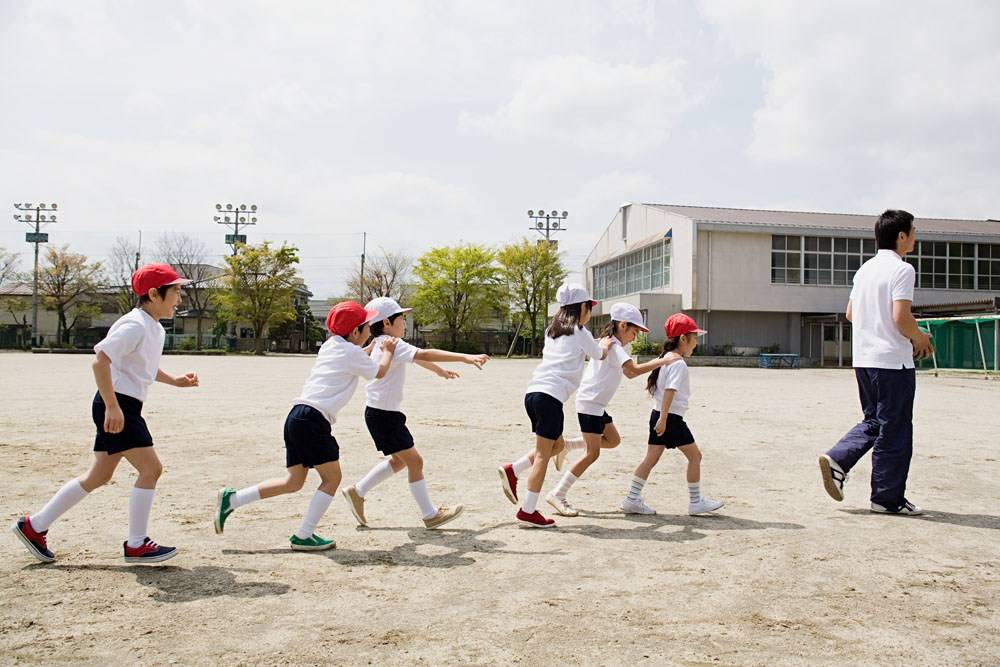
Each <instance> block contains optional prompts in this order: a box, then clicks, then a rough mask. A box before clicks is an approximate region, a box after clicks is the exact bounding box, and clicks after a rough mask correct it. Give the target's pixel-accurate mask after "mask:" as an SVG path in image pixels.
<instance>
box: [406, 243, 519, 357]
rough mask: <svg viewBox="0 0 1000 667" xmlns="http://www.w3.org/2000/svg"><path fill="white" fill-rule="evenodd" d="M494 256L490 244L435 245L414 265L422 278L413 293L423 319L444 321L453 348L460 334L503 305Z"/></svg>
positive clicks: (439, 322) (469, 329)
mask: <svg viewBox="0 0 1000 667" xmlns="http://www.w3.org/2000/svg"><path fill="white" fill-rule="evenodd" d="M495 258H496V255H495V253H494V252H493V250H492V249H490V248H489V247H487V246H480V245H460V246H452V247H447V248H433V249H431V250H429V251H427V252H426V253H424V254H423V255H422V256H421V257H420V259H418V260H417V264H416V266H415V267H414V268H413V273H414V275H415V276H416V277H417V279H418V280H419V281H420V283H419V285H418V287H417V293H416V296H415V297H414V303H415V305H416V306H417V308H419V309H420V319H421V320H422V321H424V322H434V323H437V324H442V325H444V327H445V329H446V330H447V331H448V335H449V336H450V338H451V344H452V347H453V348H456V347H457V346H458V337H459V335H461V334H465V333H469V332H470V331H473V330H474V329H476V328H477V327H478V326H479V324H480V323H481V322H482V321H483V320H484V319H485V318H486V317H487V316H489V315H490V314H491V313H492V312H494V311H495V310H496V309H497V308H498V307H500V308H502V306H503V303H502V297H501V290H500V279H499V276H498V271H497V267H496V264H495V262H494V260H495Z"/></svg>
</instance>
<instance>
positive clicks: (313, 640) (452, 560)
mask: <svg viewBox="0 0 1000 667" xmlns="http://www.w3.org/2000/svg"><path fill="white" fill-rule="evenodd" d="M90 360H91V358H90V357H86V356H30V355H25V354H3V355H0V373H2V378H3V382H2V385H0V507H2V509H3V512H4V513H5V515H6V517H7V520H9V521H13V519H14V518H15V517H16V516H17V515H18V513H24V512H31V511H35V510H37V509H38V508H39V507H40V506H41V505H42V504H43V503H44V502H45V501H46V500H47V499H48V498H49V496H50V495H51V494H52V493H53V492H54V491H55V490H56V489H57V488H58V487H59V486H60V485H62V484H63V483H64V482H65V481H66V480H67V479H69V478H70V477H71V476H75V475H77V474H79V473H80V472H82V471H83V470H84V468H85V467H86V465H87V464H88V462H89V459H90V457H91V453H90V446H91V443H92V430H93V426H92V425H91V422H90V417H89V411H90V400H91V396H92V394H93V380H92V376H91V373H90V369H89V363H90ZM310 365H311V360H310V359H307V358H288V357H284V358H265V359H250V358H198V357H165V358H164V367H165V368H167V369H168V370H173V371H187V370H197V371H198V372H199V373H200V374H201V377H202V382H203V386H202V387H201V388H199V389H191V390H180V389H175V388H172V387H166V386H163V385H158V386H155V387H154V388H153V389H152V391H151V393H150V396H149V400H148V402H147V409H146V417H147V420H148V422H149V424H150V428H151V430H152V432H153V434H154V436H155V437H156V440H157V451H158V452H159V455H160V457H161V459H162V460H163V462H164V466H165V469H166V472H165V474H164V476H163V478H162V479H161V481H160V487H159V492H158V495H157V500H156V503H155V505H154V514H153V520H152V527H151V531H152V535H153V537H154V538H155V539H157V540H158V541H159V542H161V543H163V544H173V545H177V546H179V547H180V548H181V550H182V553H181V554H180V555H179V556H178V557H177V558H175V559H173V560H171V561H170V562H169V563H168V564H165V565H163V566H151V567H129V566H126V565H125V564H124V563H123V562H122V561H121V560H120V550H121V541H122V539H123V538H124V531H125V521H126V508H127V496H128V489H129V486H130V485H131V483H132V481H133V479H134V473H133V472H132V471H131V469H130V468H128V467H127V464H123V466H122V467H120V468H119V471H118V474H117V476H116V479H115V480H114V482H113V483H112V484H111V485H110V486H109V487H106V488H104V489H101V490H99V491H98V492H96V493H94V494H93V495H92V496H91V497H89V498H87V499H86V500H85V501H84V502H83V503H81V504H80V505H79V506H77V507H76V508H74V509H73V510H72V511H71V512H70V513H69V514H67V515H66V516H64V517H63V518H62V519H61V520H60V521H59V522H57V523H56V524H55V525H54V526H53V528H52V530H51V531H50V546H52V548H53V549H54V550H55V551H56V553H57V556H58V561H57V562H56V563H54V564H52V565H41V564H38V563H36V562H35V561H34V560H33V559H32V558H31V557H30V556H29V554H28V553H27V551H25V550H24V548H23V547H22V546H21V545H20V543H19V542H17V541H16V540H15V538H14V536H13V535H11V534H10V533H9V532H7V531H4V533H3V535H5V537H4V538H3V541H2V547H3V555H4V558H3V560H2V563H0V663H2V664H4V665H8V664H36V663H37V664H41V663H70V662H73V663H75V664H107V663H108V662H110V661H112V660H113V661H115V662H121V661H129V662H133V661H135V662H137V661H138V660H139V659H142V661H143V662H144V663H147V664H170V663H176V664H221V663H223V662H226V663H229V664H265V665H286V664H288V665H293V664H294V665H301V664H327V663H333V662H338V663H344V664H376V665H381V664H435V665H436V664H456V663H465V664H504V663H514V664H525V665H543V664H650V665H670V664H676V665H785V664H787V665H821V664H838V665H871V664H881V665H996V664H1000V640H998V630H1000V627H998V626H1000V614H998V608H1000V602H998V600H1000V532H998V531H1000V516H998V515H1000V484H998V481H997V473H998V472H1000V465H998V463H997V459H998V458H1000V451H998V435H997V434H998V433H1000V382H995V381H991V382H987V381H984V380H982V379H978V378H968V379H965V378H932V377H921V378H920V379H919V381H918V388H917V416H916V454H915V456H914V461H913V466H912V471H911V475H910V490H909V493H908V495H909V497H910V498H911V499H912V500H914V501H915V502H917V503H918V504H921V505H923V506H924V507H925V508H927V509H928V510H929V512H928V514H927V515H926V516H924V517H922V518H903V517H885V516H877V515H871V514H869V513H868V512H867V507H868V503H867V497H868V481H867V480H868V474H869V471H870V468H869V463H868V460H867V459H866V460H865V461H863V462H862V463H861V464H860V465H859V466H858V468H857V469H856V470H855V474H854V475H853V478H852V480H851V481H850V482H849V484H848V497H847V500H846V501H845V502H844V503H841V504H838V503H835V502H833V501H832V500H830V499H829V498H828V497H827V496H826V494H825V493H824V492H823V490H822V487H821V485H820V482H819V475H818V471H817V466H816V455H817V453H818V452H821V451H822V450H824V449H825V448H826V447H828V446H829V445H830V444H831V443H832V442H833V441H835V440H836V439H837V438H838V437H839V436H840V435H841V433H842V432H843V431H845V430H846V429H847V428H848V427H850V426H851V425H852V424H853V423H854V421H855V420H856V419H857V418H858V412H859V410H858V407H857V400H856V393H855V388H854V379H853V375H852V374H851V373H850V372H845V371H836V370H801V371H779V370H772V371H760V370H747V369H722V368H693V369H692V371H691V376H692V383H693V389H694V398H693V400H692V408H691V411H690V412H689V418H688V421H689V423H690V424H691V427H692V430H693V431H694V433H695V435H696V436H697V437H698V440H699V442H700V444H701V445H702V446H703V449H704V452H705V462H704V471H705V472H704V476H703V488H704V489H705V491H707V492H708V493H709V494H711V495H713V496H715V497H718V498H720V499H723V500H725V501H726V503H727V504H726V507H725V508H724V510H723V511H721V512H720V513H719V515H718V516H712V517H699V518H694V517H688V516H687V515H686V513H685V512H684V510H685V509H686V488H685V484H684V479H683V464H682V458H683V457H682V456H681V455H680V454H677V453H668V454H667V455H665V456H664V460H663V462H661V464H660V467H659V468H658V469H657V470H656V471H654V473H653V476H652V478H651V481H650V484H649V485H648V486H647V491H646V494H645V495H646V498H647V500H648V501H649V503H650V504H652V505H653V506H654V507H657V508H658V509H659V511H660V514H658V515H657V516H653V517H626V516H624V515H623V514H621V513H620V512H618V511H617V506H618V503H619V501H620V499H621V496H622V495H623V493H624V491H625V490H626V485H627V481H628V477H629V474H630V472H631V470H632V468H633V467H634V465H635V464H636V463H637V462H638V461H639V459H640V457H641V455H642V452H643V451H644V448H645V444H644V442H645V441H644V435H645V423H646V418H647V414H648V412H647V410H648V407H647V405H648V401H647V400H646V398H645V395H644V394H643V391H642V385H641V383H642V382H643V380H635V381H632V382H629V381H625V382H624V383H623V385H622V388H621V389H620V390H619V392H618V396H617V398H616V399H615V402H614V403H613V405H612V409H611V412H612V414H613V415H614V417H615V421H616V423H617V424H618V425H619V428H620V430H621V432H622V434H623V436H624V442H623V444H622V445H621V447H619V448H618V449H617V450H613V451H609V452H606V453H605V456H604V457H602V458H601V460H600V461H598V463H597V464H596V465H595V466H594V467H592V468H591V470H590V471H589V473H588V475H587V476H585V477H584V478H583V479H582V480H581V481H580V482H579V483H578V484H577V486H576V487H575V488H574V491H573V494H572V496H571V498H572V500H574V501H575V503H576V504H577V505H578V506H579V507H580V508H581V509H583V510H584V512H583V515H582V516H580V517H579V518H575V519H560V520H559V528H558V529H557V530H550V531H538V530H524V529H520V528H518V527H517V526H516V525H515V524H514V522H513V514H514V507H513V506H512V505H510V504H509V503H508V502H507V500H506V499H505V498H504V497H503V495H502V494H501V492H500V488H499V484H498V482H497V474H496V466H497V463H498V462H500V461H502V460H510V459H511V458H512V457H514V456H515V455H518V454H520V453H522V452H523V451H524V450H526V448H527V447H528V446H529V444H530V443H531V442H532V440H531V436H530V433H529V428H528V427H527V426H526V417H525V415H524V414H523V411H522V403H521V394H522V391H523V388H524V386H525V384H526V381H527V378H528V377H529V375H530V373H531V370H532V368H533V363H532V362H528V361H501V360H498V361H494V362H492V363H491V364H490V365H489V366H488V367H487V368H486V370H484V371H482V372H478V371H476V370H475V369H473V368H471V367H460V368H458V370H460V371H462V373H463V377H462V378H461V379H459V380H455V381H450V382H445V381H443V380H440V379H438V378H436V377H434V376H432V375H431V374H429V373H427V372H426V371H422V370H421V369H419V368H412V369H411V370H410V377H409V384H408V391H407V400H406V403H405V407H404V409H405V410H406V412H408V413H409V416H410V425H411V427H412V431H413V433H414V436H415V437H416V440H417V443H418V447H419V448H420V450H421V451H422V453H423V455H424V458H425V461H426V473H427V479H428V482H429V486H430V490H431V493H432V497H433V498H434V499H435V501H436V502H438V503H445V504H447V503H456V502H463V503H465V504H466V507H467V510H466V513H465V515H464V516H463V517H461V518H460V519H459V520H457V521H456V522H454V523H452V524H450V525H449V527H448V529H446V530H441V531H428V530H425V529H423V528H422V524H421V523H420V518H419V516H418V514H417V511H416V507H415V504H414V502H413V500H412V499H411V497H410V495H409V493H408V491H407V485H406V481H405V479H404V478H403V477H402V476H397V477H396V478H394V479H392V480H390V481H389V482H386V483H385V484H384V485H383V486H381V487H379V488H378V489H377V490H375V491H374V492H373V493H372V494H371V495H370V496H369V502H368V516H369V520H370V522H371V524H372V528H370V529H367V530H366V529H357V528H355V526H354V521H353V519H352V517H351V515H350V513H349V511H348V509H347V507H346V505H345V503H344V502H343V500H342V498H340V497H338V498H337V500H336V501H335V503H334V505H333V506H332V507H331V510H330V512H329V513H328V514H327V515H326V517H325V519H324V521H323V523H322V524H321V526H320V531H319V532H320V534H322V535H326V536H332V537H334V538H336V540H337V542H338V545H339V548H338V549H337V550H335V551H330V552H324V553H319V554H302V553H292V552H290V551H289V550H288V549H287V536H288V535H289V534H290V533H291V532H292V531H293V530H294V528H295V526H296V524H297V521H298V517H299V515H300V512H301V511H302V510H303V509H304V508H305V506H306V504H307V502H308V500H309V495H310V493H311V488H312V487H313V486H314V482H313V481H310V483H309V487H308V488H309V493H307V492H306V491H303V492H302V493H300V494H298V495H294V496H285V497H282V498H277V499H272V500H270V501H264V502H261V503H257V504H255V505H252V506H249V507H247V508H245V509H241V510H239V511H238V512H237V513H236V514H235V515H234V516H233V517H232V518H231V519H230V521H229V523H228V525H227V531H226V534H225V535H223V536H217V535H215V534H214V533H213V531H212V528H211V514H212V508H213V503H214V498H215V491H216V489H217V488H218V487H219V486H221V485H223V484H228V485H233V486H238V487H239V486H245V485H249V484H251V483H254V482H257V481H260V480H261V479H264V478H266V477H270V476H274V475H275V474H280V473H282V472H283V465H284V454H283V448H282V442H281V427H282V422H283V419H284V416H285V414H286V412H287V410H288V407H289V402H290V400H291V399H292V398H293V397H294V396H296V395H297V392H298V390H299V388H300V386H301V384H302V382H303V380H304V379H305V377H306V375H307V373H308V370H309V367H310ZM465 369H469V370H465ZM363 401H364V392H363V390H361V391H359V392H358V394H357V395H356V396H355V398H354V401H353V402H352V403H351V405H350V406H349V407H348V409H347V410H345V411H344V413H342V419H341V421H340V422H339V423H338V424H337V426H336V429H335V433H336V435H337V438H338V440H339V441H340V443H341V452H342V454H341V456H342V464H343V467H344V473H345V480H346V481H348V482H351V481H354V480H356V479H357V478H358V477H359V476H360V475H361V474H363V473H364V472H365V471H366V470H367V469H368V467H370V466H371V465H372V464H373V463H375V462H376V460H377V458H376V456H377V455H376V452H375V450H374V447H373V445H372V444H371V442H370V440H369V438H368V434H367V432H366V431H365V430H364V424H363V421H362V416H361V412H362V406H363ZM574 422H575V420H568V421H567V423H574ZM556 478H557V477H556V473H555V472H554V471H553V470H551V469H550V471H549V476H548V478H547V481H546V488H549V487H550V486H551V485H552V484H554V483H555V481H556ZM312 479H318V478H311V480H312Z"/></svg>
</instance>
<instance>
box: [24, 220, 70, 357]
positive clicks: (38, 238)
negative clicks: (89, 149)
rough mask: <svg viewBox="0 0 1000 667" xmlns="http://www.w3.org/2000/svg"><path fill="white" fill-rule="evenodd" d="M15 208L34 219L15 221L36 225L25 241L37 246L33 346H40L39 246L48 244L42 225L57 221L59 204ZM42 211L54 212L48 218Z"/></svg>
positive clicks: (33, 297) (33, 303) (32, 308)
mask: <svg viewBox="0 0 1000 667" xmlns="http://www.w3.org/2000/svg"><path fill="white" fill-rule="evenodd" d="M14 208H16V209H17V210H19V211H33V212H34V218H32V216H31V215H28V214H27V213H25V214H23V215H15V216H14V219H15V220H20V221H21V222H24V223H26V224H27V225H28V226H29V227H31V226H32V225H34V231H33V232H28V233H27V234H25V237H24V238H25V240H26V241H27V242H28V243H33V244H34V245H35V271H34V279H33V280H32V282H31V346H32V347H37V346H38V246H39V244H41V243H47V242H48V240H49V235H48V234H43V233H42V231H41V229H42V224H46V225H47V224H50V223H53V222H55V221H56V215H55V211H56V210H58V208H59V205H58V204H49V205H46V204H38V205H37V206H35V205H33V204H21V203H17V204H14ZM42 211H53V213H52V214H51V215H50V216H48V219H46V216H44V215H42Z"/></svg>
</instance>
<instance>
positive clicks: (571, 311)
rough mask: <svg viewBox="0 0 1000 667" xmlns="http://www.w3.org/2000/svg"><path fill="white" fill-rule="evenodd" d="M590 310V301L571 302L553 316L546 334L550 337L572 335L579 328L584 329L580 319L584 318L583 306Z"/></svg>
mask: <svg viewBox="0 0 1000 667" xmlns="http://www.w3.org/2000/svg"><path fill="white" fill-rule="evenodd" d="M584 306H586V307H587V310H588V311H589V310H590V302H589V301H582V302H580V303H570V304H567V305H565V306H563V307H561V308H560V309H559V312H558V313H556V314H555V315H554V316H553V317H552V321H551V322H549V326H548V328H547V329H546V330H545V335H546V336H548V337H549V338H559V336H572V335H573V333H574V332H575V331H576V330H577V329H582V328H583V325H582V324H580V320H581V319H582V318H583V308H584Z"/></svg>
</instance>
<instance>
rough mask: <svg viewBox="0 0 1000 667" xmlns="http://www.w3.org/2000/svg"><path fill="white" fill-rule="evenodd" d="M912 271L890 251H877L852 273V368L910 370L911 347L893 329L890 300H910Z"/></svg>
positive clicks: (894, 323) (914, 277) (911, 360)
mask: <svg viewBox="0 0 1000 667" xmlns="http://www.w3.org/2000/svg"><path fill="white" fill-rule="evenodd" d="M915 281H916V271H914V269H913V266H912V265H911V264H908V263H907V262H905V261H903V258H902V257H900V256H899V255H897V254H896V252H895V251H894V250H879V251H878V254H877V255H875V256H874V257H872V258H871V259H869V260H868V261H867V262H865V263H864V264H862V265H861V268H860V269H858V272H857V273H855V274H854V287H853V289H851V325H852V327H851V339H852V340H851V349H852V351H853V354H852V358H853V360H852V363H853V364H854V367H855V368H913V344H912V343H911V342H910V339H908V338H907V337H906V336H904V335H903V334H901V333H899V329H898V328H896V322H895V321H894V320H893V319H892V302H893V301H913V285H914V283H915Z"/></svg>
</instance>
